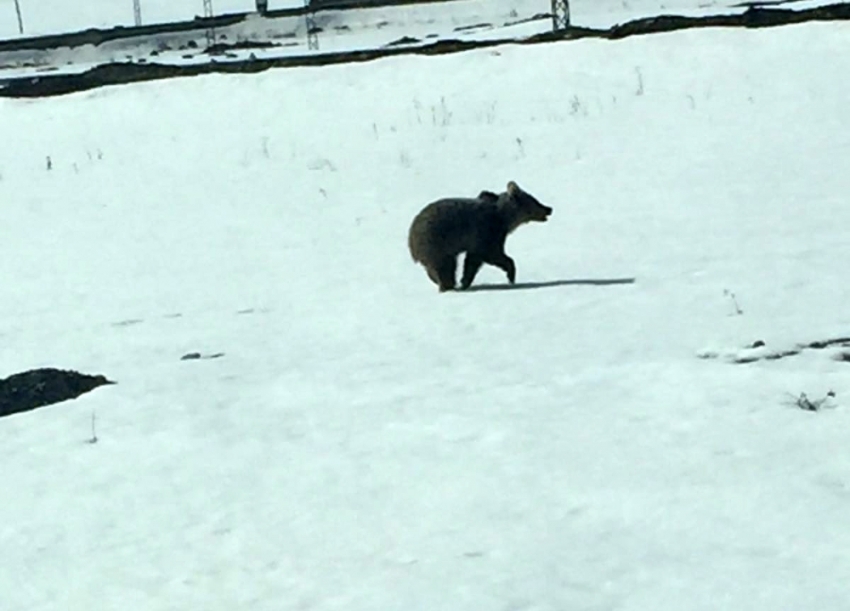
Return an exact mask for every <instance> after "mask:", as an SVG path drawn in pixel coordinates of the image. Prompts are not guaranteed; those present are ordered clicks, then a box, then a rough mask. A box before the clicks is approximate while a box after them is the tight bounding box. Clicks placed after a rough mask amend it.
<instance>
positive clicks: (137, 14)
mask: <svg viewBox="0 0 850 611" xmlns="http://www.w3.org/2000/svg"><path fill="white" fill-rule="evenodd" d="M133 23H135V24H136V27H139V26H140V25H142V2H141V0H133Z"/></svg>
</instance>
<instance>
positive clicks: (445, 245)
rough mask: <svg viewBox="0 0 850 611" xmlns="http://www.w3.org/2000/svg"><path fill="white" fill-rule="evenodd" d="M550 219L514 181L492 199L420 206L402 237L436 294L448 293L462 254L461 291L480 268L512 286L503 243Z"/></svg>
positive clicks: (489, 196)
mask: <svg viewBox="0 0 850 611" xmlns="http://www.w3.org/2000/svg"><path fill="white" fill-rule="evenodd" d="M550 214H552V208H550V207H549V206H544V205H543V204H541V203H540V202H539V201H537V199H535V198H534V196H532V195H531V194H529V193H526V192H525V191H523V190H522V189H520V188H519V186H518V185H517V184H516V183H515V182H514V181H511V182H509V183H508V187H507V191H505V192H504V193H502V194H501V195H496V194H495V193H493V192H491V191H482V192H481V193H480V194H479V195H478V197H476V198H444V199H440V200H437V201H435V202H432V203H430V204H428V205H427V206H425V207H424V208H423V209H422V210H421V211H420V212H419V214H417V215H416V217H415V218H414V219H413V223H411V225H410V231H409V232H408V237H407V245H408V248H409V249H410V255H411V256H412V257H413V260H414V261H415V262H417V263H421V264H422V265H423V266H424V267H425V270H426V271H427V272H428V277H429V278H430V279H431V280H432V281H433V282H434V283H435V284H436V285H437V286H438V287H439V290H440V292H443V291H450V290H454V288H455V285H456V280H455V272H456V270H457V256H458V255H459V254H460V253H462V252H465V253H466V257H465V260H464V265H463V277H462V278H461V281H460V286H461V288H462V289H467V288H469V286H470V285H471V284H472V281H473V279H474V278H475V274H477V273H478V270H479V269H480V268H481V265H482V264H484V263H487V264H489V265H495V266H496V267H499V268H501V269H503V270H504V271H505V273H506V274H507V276H508V281H509V282H510V283H511V284H513V283H514V282H515V281H516V266H515V265H514V261H513V259H511V258H510V257H509V256H508V255H506V254H505V239H506V238H507V237H508V235H509V234H510V233H511V232H512V231H513V230H514V229H516V228H517V227H519V226H520V225H522V224H524V223H528V222H530V221H539V222H543V221H546V219H547V218H548V217H549V215H550Z"/></svg>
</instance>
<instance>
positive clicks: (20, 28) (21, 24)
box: [15, 0, 24, 35]
mask: <svg viewBox="0 0 850 611" xmlns="http://www.w3.org/2000/svg"><path fill="white" fill-rule="evenodd" d="M15 12H16V13H17V14H18V31H19V32H20V33H21V34H22V35H23V33H24V18H23V17H21V3H20V0H15Z"/></svg>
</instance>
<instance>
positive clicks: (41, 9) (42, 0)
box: [0, 0, 796, 38]
mask: <svg viewBox="0 0 850 611" xmlns="http://www.w3.org/2000/svg"><path fill="white" fill-rule="evenodd" d="M19 2H20V5H21V12H22V18H23V22H24V34H25V35H26V36H39V35H43V34H55V33H59V32H69V31H75V30H84V29H87V28H93V27H97V28H110V27H114V26H116V25H123V26H130V25H133V2H132V0H85V1H84V2H78V3H74V4H72V5H71V4H69V3H68V2H67V1H66V0H38V1H36V0H19ZM734 3H735V1H734V0H571V2H570V6H571V8H572V10H573V12H574V13H575V15H576V17H577V18H580V19H583V18H585V17H587V18H590V19H601V20H602V21H605V19H606V17H605V16H606V15H609V16H613V15H619V17H617V19H620V18H623V17H625V19H627V20H628V19H632V18H635V17H637V16H645V15H652V14H655V13H658V12H664V11H668V10H669V11H674V12H679V11H682V10H689V9H695V8H696V9H699V8H706V7H711V6H728V5H731V4H734ZM490 4H506V3H505V2H497V3H494V2H490ZM511 4H513V7H514V8H515V9H516V10H518V11H522V10H524V9H525V7H526V6H527V5H532V4H536V6H537V11H538V12H545V11H548V10H549V7H550V3H549V2H547V1H546V0H536V1H534V0H514V1H513V2H512V3H511ZM787 4H789V5H793V4H796V3H795V2H794V0H791V1H790V2H788V3H787ZM140 5H141V9H142V22H143V23H145V24H151V23H166V22H170V21H186V20H191V19H193V18H195V16H199V15H203V14H204V9H203V2H202V1H201V0H140ZM212 5H213V12H214V14H216V15H225V14H230V13H244V12H250V11H253V10H255V7H256V2H255V1H254V0H213V3H212ZM303 5H304V2H303V1H301V0H269V3H268V6H269V9H271V10H276V9H285V8H295V7H299V6H303ZM17 36H20V33H19V30H18V20H17V15H16V13H15V0H0V38H14V37H17Z"/></svg>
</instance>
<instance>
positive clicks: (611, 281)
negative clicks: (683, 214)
mask: <svg viewBox="0 0 850 611" xmlns="http://www.w3.org/2000/svg"><path fill="white" fill-rule="evenodd" d="M634 283H635V279H634V278H573V279H570V280H549V281H546V282H517V283H516V284H507V283H505V284H473V285H472V286H470V287H469V288H467V289H460V290H458V291H457V292H459V293H476V292H479V291H517V290H523V289H545V288H552V287H556V286H609V285H616V284H634Z"/></svg>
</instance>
